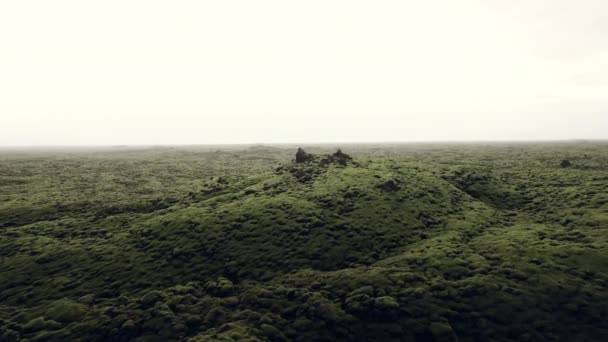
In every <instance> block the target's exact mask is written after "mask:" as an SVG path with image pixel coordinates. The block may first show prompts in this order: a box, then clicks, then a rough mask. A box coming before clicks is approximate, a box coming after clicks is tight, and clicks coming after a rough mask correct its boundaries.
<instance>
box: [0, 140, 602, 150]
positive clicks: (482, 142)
mask: <svg viewBox="0 0 608 342" xmlns="http://www.w3.org/2000/svg"><path fill="white" fill-rule="evenodd" d="M576 142H608V139H593V138H592V139H584V138H573V139H539V140H533V139H512V140H509V139H496V140H458V139H455V140H409V141H408V140H398V141H300V142H235V143H226V142H218V143H160V144H158V143H157V144H155V143H141V144H140V143H135V144H121V143H117V144H31V145H0V149H11V148H14V149H26V148H124V147H196V146H201V147H202V146H252V145H268V146H272V145H303V146H305V145H311V144H316V145H336V144H345V145H356V144H361V145H387V144H484V143H576Z"/></svg>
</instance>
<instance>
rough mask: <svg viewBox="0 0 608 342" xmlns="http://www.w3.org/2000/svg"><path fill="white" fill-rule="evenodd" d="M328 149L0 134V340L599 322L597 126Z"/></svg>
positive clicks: (589, 337)
mask: <svg viewBox="0 0 608 342" xmlns="http://www.w3.org/2000/svg"><path fill="white" fill-rule="evenodd" d="M303 147H304V148H305V149H306V150H307V151H308V152H312V153H314V154H316V155H319V156H321V155H323V154H325V153H333V152H334V151H335V146H303ZM340 147H341V148H342V150H343V151H344V152H346V153H348V154H350V155H351V156H352V157H353V160H352V161H349V162H348V163H347V164H346V165H341V164H339V163H334V162H331V163H328V164H323V163H319V162H318V160H314V161H311V162H308V163H302V164H295V163H294V162H293V161H292V159H293V156H294V153H295V150H296V146H266V145H255V146H223V147H212V146H207V147H146V148H143V147H141V148H131V147H121V148H112V149H72V150H46V151H43V150H9V149H5V150H3V151H0V341H25V340H29V341H65V340H82V341H106V340H111V341H130V340H137V341H171V340H188V341H286V340H290V341H291V340H293V341H339V340H350V341H471V342H473V341H600V340H602V339H604V338H605V337H606V336H608V143H604V142H578V143H542V144H540V143H536V144H533V143H510V144H506V143H505V144H403V145H342V146H340ZM564 159H568V160H569V161H570V162H571V163H572V165H571V166H570V167H562V166H561V162H562V160H564Z"/></svg>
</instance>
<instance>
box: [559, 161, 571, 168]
mask: <svg viewBox="0 0 608 342" xmlns="http://www.w3.org/2000/svg"><path fill="white" fill-rule="evenodd" d="M561 165H562V167H563V168H567V167H570V166H572V163H571V162H570V161H569V160H568V159H564V160H562V164H561Z"/></svg>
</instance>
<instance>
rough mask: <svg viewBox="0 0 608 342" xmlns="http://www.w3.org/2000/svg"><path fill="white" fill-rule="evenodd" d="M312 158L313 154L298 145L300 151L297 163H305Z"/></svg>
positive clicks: (297, 153)
mask: <svg viewBox="0 0 608 342" xmlns="http://www.w3.org/2000/svg"><path fill="white" fill-rule="evenodd" d="M312 158H313V155H312V154H310V153H306V151H304V150H303V149H302V148H301V147H298V152H296V163H305V162H307V161H310V160H312Z"/></svg>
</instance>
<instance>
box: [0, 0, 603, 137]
mask: <svg viewBox="0 0 608 342" xmlns="http://www.w3.org/2000/svg"><path fill="white" fill-rule="evenodd" d="M606 13H608V3H606V2H604V1H599V0H584V1H578V2H572V1H565V0H561V1H548V0H532V1H523V0H516V1H509V2H505V1H497V0H495V1H481V0H469V1H464V2H457V3H456V2H453V1H447V0H435V1H428V2H424V3H404V2H401V1H385V2H381V3H377V2H376V3H371V2H365V1H342V0H340V1H309V2H306V3H292V2H284V1H266V0H265V1H256V2H247V1H232V2H213V3H201V2H197V1H183V2H179V3H171V4H168V3H164V2H161V1H143V0H133V1H114V0H113V1H106V2H103V3H99V4H92V3H85V2H81V1H67V0H60V1H54V2H45V1H33V2H27V3H24V2H5V3H2V4H0V37H1V38H2V41H3V44H2V45H1V46H0V75H2V76H1V77H0V94H1V95H0V146H118V145H128V146H136V145H146V146H150V145H221V144H258V143H263V144H297V143H306V142H309V143H320V142H322V143H329V144H335V143H347V142H352V143H379V142H387V143H404V142H405V143H407V142H414V143H416V142H489V141H498V142H506V141H571V140H599V139H605V137H608V96H607V95H608V62H607V61H608V20H606Z"/></svg>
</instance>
